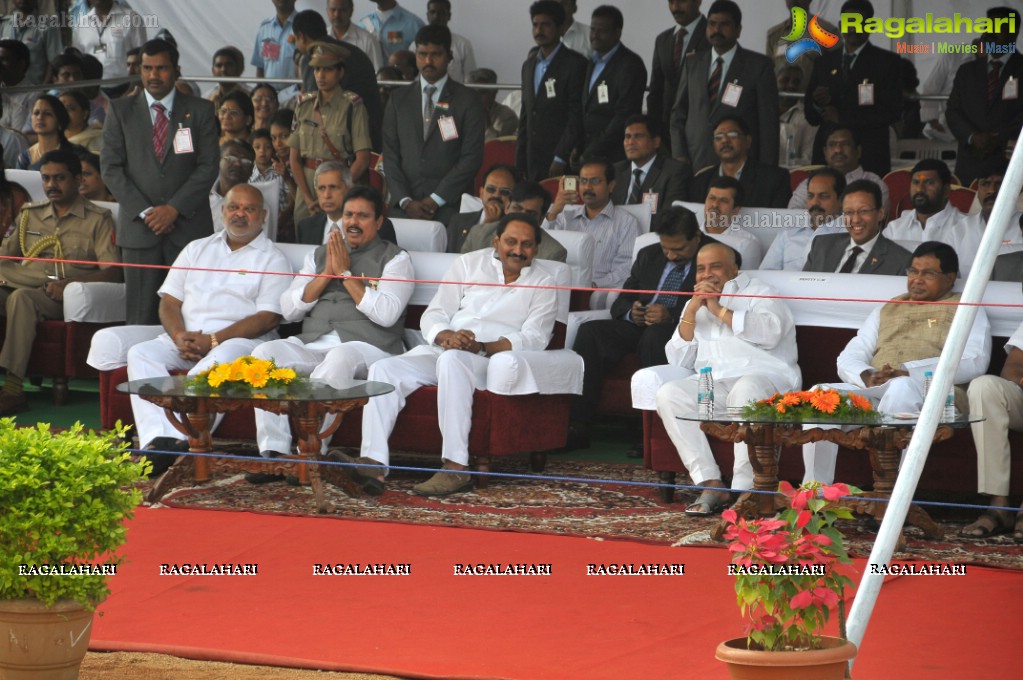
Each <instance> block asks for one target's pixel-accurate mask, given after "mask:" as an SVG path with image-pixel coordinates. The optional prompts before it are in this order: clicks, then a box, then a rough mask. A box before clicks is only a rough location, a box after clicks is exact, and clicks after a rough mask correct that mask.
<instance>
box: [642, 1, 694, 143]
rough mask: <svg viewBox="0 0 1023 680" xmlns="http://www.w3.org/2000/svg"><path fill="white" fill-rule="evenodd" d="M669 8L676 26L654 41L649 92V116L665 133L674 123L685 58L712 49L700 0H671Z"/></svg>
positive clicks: (647, 107)
mask: <svg viewBox="0 0 1023 680" xmlns="http://www.w3.org/2000/svg"><path fill="white" fill-rule="evenodd" d="M668 9H669V10H670V11H671V16H672V17H674V19H675V24H676V25H675V26H674V27H672V28H669V29H668V30H666V31H664V32H663V33H661V34H660V35H658V36H657V38H656V40H654V58H653V61H652V65H651V67H650V93H649V94H647V96H646V110H647V113H649V114H650V115H651V116H655V117H657V118H658V119H659V121H660V123H661V129H662V130H667V129H668V126H669V125H670V124H671V107H672V106H674V104H675V95H676V94H677V93H678V81H679V78H681V77H682V68H683V65H684V64H685V61H686V58H687V57H689V56H690V55H692V54H695V53H696V52H697V51H699V50H709V49H710V43H709V42H707V19H706V17H704V16H703V15H702V14H700V0H668Z"/></svg>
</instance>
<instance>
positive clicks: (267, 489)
mask: <svg viewBox="0 0 1023 680" xmlns="http://www.w3.org/2000/svg"><path fill="white" fill-rule="evenodd" d="M224 449H226V452H228V453H235V454H238V453H244V452H245V451H243V450H242V449H239V448H238V447H232V446H231V445H227V446H224V447H222V448H221V450H224ZM392 462H393V463H394V465H396V466H407V467H420V468H421V467H430V466H432V465H435V464H436V459H434V458H430V459H425V458H422V457H418V456H416V457H405V456H401V455H396V456H395V457H394V459H393V460H392ZM495 471H496V472H498V473H501V474H502V475H503V474H509V475H522V476H521V477H518V476H515V477H511V476H509V477H505V476H496V477H495V476H491V478H490V485H489V487H488V488H486V489H475V490H472V491H469V492H465V493H460V494H454V495H452V496H448V497H445V498H424V497H421V496H416V495H414V494H413V493H412V492H411V488H412V486H414V485H415V484H417V483H419V482H420V481H422V480H423V479H425V478H426V476H427V473H426V472H422V471H410V470H395V469H392V471H391V475H390V476H389V478H388V484H387V490H386V491H385V492H384V494H383V495H381V496H377V497H372V496H362V497H359V498H352V497H349V496H348V495H346V494H345V493H344V492H343V491H342V490H341V489H340V488H338V487H336V486H334V485H333V484H329V483H328V484H324V488H325V490H326V498H327V500H328V503H329V508H328V511H327V513H326V514H323V515H320V514H318V513H317V512H316V509H315V506H314V501H313V494H312V490H311V489H310V488H309V487H297V486H290V485H288V484H285V483H283V482H281V483H271V484H265V485H261V486H256V485H252V484H249V483H247V482H246V481H245V480H244V478H243V476H242V475H231V476H224V477H214V478H213V480H212V481H211V482H210V483H208V484H205V485H203V486H194V485H190V486H180V487H178V488H175V489H172V490H171V491H170V492H169V493H167V494H166V495H165V496H164V497H163V499H162V501H161V503H162V504H164V505H166V506H169V507H175V508H195V509H205V510H224V511H247V512H262V513H270V514H282V515H306V516H318V517H325V518H340V519H356V520H368V521H386V522H403V523H410V524H425V525H434V526H448V527H468V528H474V529H490V530H498V531H523V532H533V533H547V534H556V535H563V536H577V537H586V538H594V539H598V540H603V539H620V540H632V541H642V542H647V543H659V544H671V545H705V546H719V547H724V544H723V543H717V542H715V541H713V540H712V539H711V537H710V530H711V529H712V528H713V526H714V525H715V524H716V523H717V522H718V521H719V519H720V516H717V517H689V516H686V515H685V514H684V513H683V512H682V511H683V510H684V509H685V504H686V503H689V502H692V501H694V500H695V499H696V496H697V494H696V492H695V491H690V490H687V489H683V490H680V491H678V492H676V502H675V503H674V504H672V505H664V504H662V503H661V502H660V501H659V500H658V487H657V486H656V485H657V475H656V473H654V472H652V471H650V470H645V469H643V468H642V467H640V466H638V465H628V464H612V463H597V462H582V461H573V460H565V459H563V458H562V457H560V456H549V457H548V463H547V469H546V471H545V472H543V473H540V474H535V473H531V472H530V470H529V464H528V460H527V459H526V458H525V457H520V458H506V459H502V460H500V461H498V462H497V466H496V470H495ZM679 483H680V484H685V483H686V482H684V481H683V480H681V479H680V481H679ZM947 514H948V513H947V512H946V513H945V515H947ZM960 514H962V513H960ZM973 514H974V513H973V512H972V511H970V512H969V513H968V514H965V515H962V517H961V518H956V517H952V518H949V517H947V516H939V517H938V518H937V519H938V521H940V522H941V524H942V527H943V528H944V529H945V530H946V533H945V536H944V538H943V539H940V540H931V539H928V538H926V537H925V536H924V535H923V533H922V532H921V531H920V530H919V529H916V528H915V527H908V528H907V529H906V532H905V533H906V547H905V550H903V551H900V552H897V553H896V554H895V559H897V560H920V561H926V562H939V563H946V562H947V563H954V564H976V565H983V566H992V567H1000V568H1005V569H1016V570H1023V550H1021V549H1020V546H1019V545H1017V544H1016V543H1014V542H1013V541H1012V540H1011V538H1009V537H1008V536H998V537H994V538H991V539H987V540H976V539H973V540H967V539H962V538H959V537H958V536H957V532H958V530H959V528H960V527H961V526H962V525H963V524H965V523H966V520H967V517H970V516H972V515H973ZM841 528H842V530H843V531H844V533H845V534H846V539H847V544H848V547H849V552H850V554H852V555H854V556H857V557H868V556H869V555H870V550H871V548H872V546H873V544H874V540H875V538H876V533H875V531H874V528H873V527H872V526H871V523H870V521H869V519H865V520H854V521H850V522H844V523H842V525H841Z"/></svg>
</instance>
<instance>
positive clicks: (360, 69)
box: [292, 9, 384, 151]
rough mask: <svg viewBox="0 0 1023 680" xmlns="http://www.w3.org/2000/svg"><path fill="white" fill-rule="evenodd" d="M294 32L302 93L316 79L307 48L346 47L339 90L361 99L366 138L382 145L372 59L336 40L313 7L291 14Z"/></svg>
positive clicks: (377, 147) (381, 107)
mask: <svg viewBox="0 0 1023 680" xmlns="http://www.w3.org/2000/svg"><path fill="white" fill-rule="evenodd" d="M292 32H293V33H294V34H295V50H296V51H297V52H299V53H301V55H302V57H301V58H300V59H299V62H298V68H299V73H300V74H301V78H302V89H303V90H304V91H305V92H316V78H315V77H313V69H312V67H311V66H309V60H310V57H309V49H310V47H312V44H313V43H315V42H328V43H333V44H335V45H340V46H341V47H343V48H345V49H346V50H348V55H347V56H345V69H344V76H343V77H342V78H341V89H343V90H348V91H349V92H354V93H355V94H357V95H359V96H360V97H361V98H362V103H363V104H364V105H365V106H366V113H367V114H369V138H370V140H371V141H372V142H373V150H374V151H379V150H380V149H381V148H382V131H381V121H382V120H383V116H384V105H383V102H382V101H381V99H380V89H379V88H378V87H377V75H376V69H374V68H373V61H372V60H371V59H370V58H369V55H367V54H366V53H365V52H363V51H362V50H361V49H360V48H359V47H358V46H356V45H353V44H352V43H350V42H345V41H344V40H338V39H337V38H335V37H333V36H331V35H330V34H328V33H327V23H326V22H325V21H324V20H323V15H321V14H320V13H319V12H317V11H316V10H311V9H307V10H304V11H302V12H299V13H298V14H296V15H295V18H294V20H293V22H292Z"/></svg>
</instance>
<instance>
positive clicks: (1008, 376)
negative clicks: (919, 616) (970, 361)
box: [959, 324, 1023, 543]
mask: <svg viewBox="0 0 1023 680" xmlns="http://www.w3.org/2000/svg"><path fill="white" fill-rule="evenodd" d="M1005 353H1006V354H1008V357H1006V359H1005V365H1004V366H1002V374H1001V375H1000V376H993V375H982V376H980V377H979V378H976V379H975V380H974V381H973V382H971V383H970V388H969V399H970V415H971V416H973V417H975V418H978V419H980V420H978V421H977V422H975V423H973V424H972V425H970V428H971V429H972V430H973V441H974V444H976V448H977V491H978V492H979V493H982V494H985V495H987V496H991V505H992V506H994V507H1006V506H1008V505H1009V503H1010V499H1009V473H1010V472H1011V463H1012V460H1011V459H1012V455H1011V454H1012V452H1011V451H1010V450H1009V430H1014V431H1016V432H1020V431H1023V324H1020V326H1019V328H1017V329H1016V332H1015V333H1013V334H1012V337H1010V338H1009V342H1007V343H1006V344H1005ZM1014 519H1015V521H1014ZM1010 528H1012V530H1013V538H1014V539H1015V540H1016V542H1017V543H1018V542H1020V541H1023V514H1017V515H1016V516H1015V518H1014V517H1013V513H1012V512H1008V511H1005V510H994V509H989V510H985V511H984V512H983V513H982V514H981V516H980V517H979V518H977V520H976V521H975V522H973V523H972V524H969V525H967V526H966V527H963V529H962V531H960V532H959V535H960V536H965V537H968V538H987V537H988V536H991V535H992V534H996V533H1000V532H1002V531H1008V530H1009V529H1010Z"/></svg>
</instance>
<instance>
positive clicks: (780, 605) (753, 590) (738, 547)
mask: <svg viewBox="0 0 1023 680" xmlns="http://www.w3.org/2000/svg"><path fill="white" fill-rule="evenodd" d="M779 491H780V492H781V493H782V494H784V495H785V496H787V497H788V499H789V507H787V508H786V509H785V510H783V511H781V512H780V513H779V514H778V515H777V516H776V517H773V518H762V519H754V520H746V519H741V518H739V517H738V516H737V515H736V513H735V511H734V510H726V511H725V512H724V514H723V518H724V520H725V522H726V523H727V529H726V531H725V538H726V539H727V540H728V541H730V543H729V546H728V549H729V550H730V551H732V553H733V554H732V564H731V565H730V566H729V570H730V571H732V572H733V573H734V578H735V593H736V596H737V597H736V600H737V602H738V604H739V609H740V610H741V612H742V615H743V617H744V618H745V619H746V637H745V638H737V639H734V640H729V641H727V642H723V643H721V644H720V645H718V648H717V652H716V654H715V656H716V657H717V658H718V659H720V660H722V661H725V662H726V663H728V664H729V670H730V672H731V674H732V678H737V679H739V678H757V677H776V678H786V680H798V679H800V678H808V679H809V678H821V679H830V678H835V679H839V678H843V677H845V671H846V667H847V664H848V661H849V660H850V659H851V658H852V657H853V656H855V654H856V646H855V645H854V644H853V643H851V642H849V641H848V640H846V639H845V626H844V623H845V622H844V618H845V616H844V615H845V591H846V589H847V588H848V587H850V586H852V580H851V579H850V578H849V577H848V576H847V575H846V574H845V573H843V572H844V570H845V569H847V568H848V567H846V566H845V565H848V564H850V563H851V560H850V559H849V556H848V554H847V553H846V551H845V548H844V546H843V537H842V533H841V532H840V531H839V530H838V529H837V528H836V527H835V526H834V524H835V520H837V519H850V518H852V513H851V512H850V511H849V509H848V508H844V507H839V506H837V505H836V501H838V500H839V499H840V498H842V497H843V496H849V495H854V494H859V493H862V492H861V491H860V490H859V489H857V488H855V487H850V486H848V485H846V484H832V485H830V486H824V485H821V484H820V483H817V482H812V483H809V484H804V485H803V486H801V487H799V488H798V489H796V488H794V487H793V486H792V485H791V484H789V483H788V482H782V483H781V485H780V486H779ZM836 608H837V609H838V614H839V633H840V636H841V637H840V638H835V637H827V636H825V635H824V634H823V632H824V626H825V625H826V624H827V622H828V620H829V618H830V616H831V611H832V609H836ZM764 665H766V666H768V667H769V669H768V670H769V672H770V673H774V674H773V675H771V674H768V675H757V674H756V671H757V670H758V668H757V667H759V666H764ZM779 667H782V668H783V669H784V670H783V671H779Z"/></svg>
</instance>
